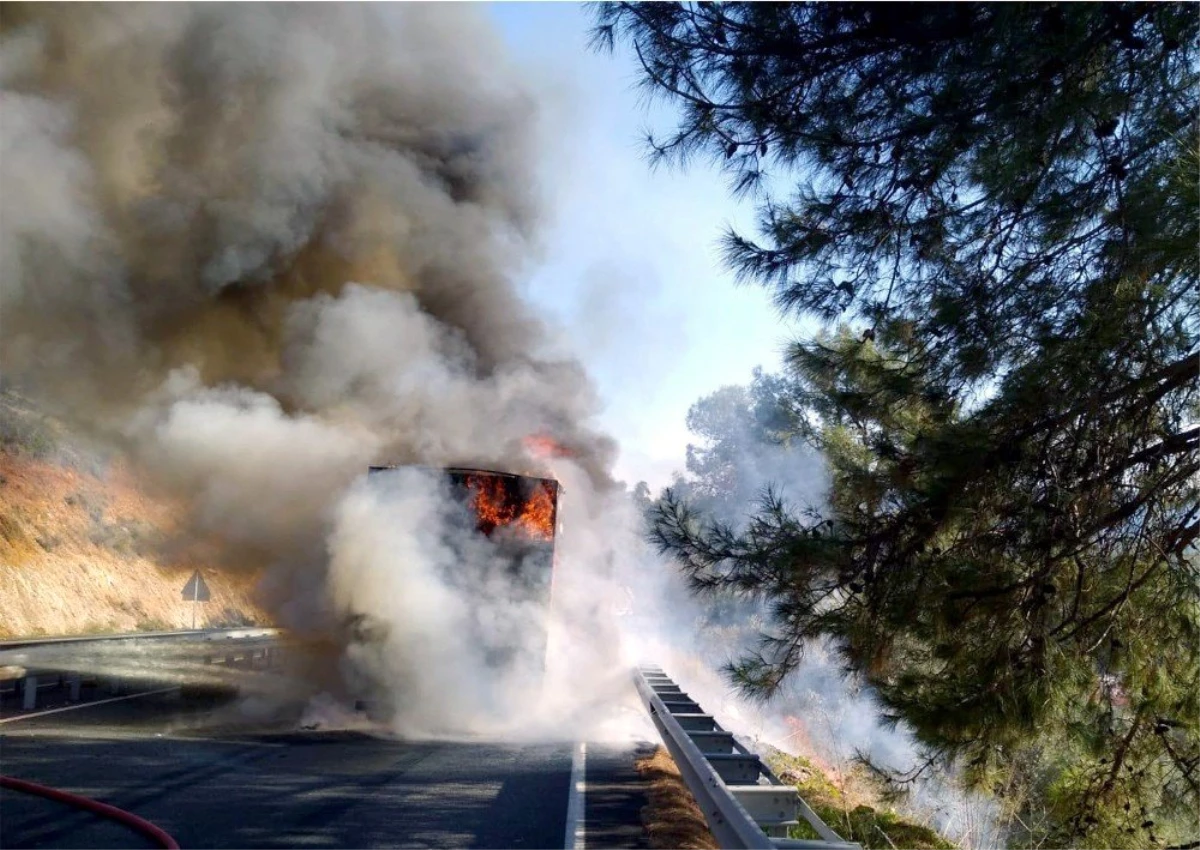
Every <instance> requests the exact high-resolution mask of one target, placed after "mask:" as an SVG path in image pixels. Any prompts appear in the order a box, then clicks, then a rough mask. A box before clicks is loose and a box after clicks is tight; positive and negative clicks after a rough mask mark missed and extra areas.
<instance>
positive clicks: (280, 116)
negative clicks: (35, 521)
mask: <svg viewBox="0 0 1200 850" xmlns="http://www.w3.org/2000/svg"><path fill="white" fill-rule="evenodd" d="M2 20H3V28H2V30H0V85H2V86H3V95H2V97H3V100H2V101H0V103H2V109H3V120H2V121H0V185H2V188H3V191H2V195H0V198H2V199H0V323H2V324H0V374H3V376H4V378H5V379H6V380H9V381H12V382H15V383H16V384H17V385H18V386H21V387H22V388H23V389H24V390H25V391H26V392H27V393H28V394H30V395H31V396H33V397H34V398H36V399H37V400H38V401H39V403H40V404H41V405H43V406H44V407H45V408H46V409H48V410H50V411H53V412H55V413H56V414H58V415H60V416H62V417H64V418H65V419H67V420H68V421H69V422H71V423H72V424H73V425H74V426H76V427H77V428H80V429H81V430H85V431H87V432H88V433H89V434H91V435H93V436H97V437H99V438H101V439H103V440H106V441H107V442H108V443H109V444H110V445H111V446H114V447H117V448H118V449H122V450H124V451H125V452H126V453H127V455H128V456H129V457H130V458H131V459H132V461H133V462H134V463H135V464H136V465H137V466H138V467H139V469H140V470H141V471H142V472H143V473H144V474H145V475H146V476H148V477H149V479H150V481H151V482H152V483H153V484H154V485H156V486H157V487H160V488H163V489H164V490H165V491H168V492H170V493H172V494H174V495H176V496H179V497H181V498H183V499H185V500H186V501H187V504H188V506H189V516H190V518H191V520H192V522H191V532H192V533H194V534H196V535H201V536H203V537H205V538H206V539H210V540H211V539H216V540H218V541H220V542H221V543H222V550H223V553H224V554H223V557H224V559H225V561H226V564H227V565H228V566H230V567H231V568H232V567H236V568H253V569H257V570H263V571H266V578H265V580H264V583H263V593H264V595H265V596H266V602H267V604H268V605H269V606H270V608H271V610H273V612H274V613H275V615H276V617H277V618H278V619H279V621H280V623H281V624H282V625H286V626H290V627H293V628H302V629H309V630H313V629H323V628H324V629H331V628H333V627H334V624H335V623H336V622H337V618H338V617H339V616H341V615H343V614H344V613H345V611H344V610H341V609H340V608H339V606H341V605H343V603H344V600H345V599H350V598H355V597H356V596H358V595H361V594H357V593H356V592H354V591H352V590H348V589H347V582H350V581H351V579H350V578H349V576H351V575H355V574H357V571H358V570H359V568H360V567H361V565H358V566H357V567H355V568H354V569H348V571H346V572H343V573H341V574H339V575H335V576H332V577H331V576H330V573H329V571H330V564H331V563H332V564H338V563H342V562H344V561H345V559H346V558H347V557H349V556H348V555H346V552H345V551H340V552H339V551H338V550H337V547H338V546H342V547H343V549H346V548H348V549H349V550H356V549H357V550H361V549H362V548H363V547H361V546H359V547H356V546H354V545H351V544H350V543H348V542H347V535H348V534H349V532H348V531H347V529H346V528H345V527H339V526H338V523H339V522H340V521H341V520H342V519H344V517H345V516H346V514H347V511H353V510H354V508H353V507H345V506H342V507H339V505H340V504H341V502H342V500H343V498H344V494H345V493H346V492H347V489H348V488H350V487H351V485H352V484H353V483H354V482H355V481H356V480H357V479H358V478H360V477H361V476H362V474H363V473H364V472H365V470H366V468H367V466H368V465H369V464H371V463H378V462H383V463H401V464H403V463H422V464H427V465H432V466H437V465H449V464H456V465H478V466H484V467H491V468H501V469H512V470H514V471H528V470H533V469H536V468H537V466H538V465H537V461H536V460H535V459H533V458H531V457H529V456H528V455H527V453H526V451H525V450H524V449H523V442H522V441H523V440H524V438H526V437H528V436H530V435H532V434H549V435H551V436H553V437H554V438H555V439H557V440H558V441H559V442H561V443H562V444H564V445H565V446H567V447H569V448H570V449H572V450H573V451H574V452H575V457H576V460H575V461H574V463H575V465H576V466H578V467H580V468H581V469H582V471H583V478H582V480H583V481H584V482H586V484H585V486H583V487H581V488H577V489H578V490H584V491H586V492H588V493H593V494H603V493H605V492H608V491H609V490H610V489H611V487H612V482H611V480H610V478H609V474H608V470H609V468H610V466H611V462H612V460H613V454H614V446H613V444H612V443H611V441H609V440H608V439H607V438H604V437H602V436H600V435H599V434H597V433H596V432H595V431H594V430H592V428H591V426H590V425H589V422H591V420H592V419H593V417H594V415H595V414H596V413H597V400H596V396H595V394H594V392H593V390H592V387H591V385H590V383H589V381H588V380H587V377H586V375H585V374H584V371H583V369H582V368H581V367H580V365H579V364H578V363H575V362H570V361H563V360H561V359H554V358H552V357H550V356H548V355H547V354H545V352H546V351H547V350H548V349H547V345H546V343H547V334H546V332H545V329H544V328H543V326H542V324H541V322H540V321H539V319H538V317H537V316H536V315H535V314H534V313H533V312H532V310H531V309H530V308H529V307H528V306H527V305H526V304H525V303H524V302H523V301H522V299H521V297H520V295H519V292H518V289H517V287H516V285H515V283H514V280H515V278H516V276H517V275H519V273H520V272H521V269H522V265H523V263H524V262H526V261H527V260H528V257H529V254H530V251H531V245H532V242H533V239H534V236H535V234H536V232H537V227H538V208H539V198H538V192H537V190H536V187H537V177H536V173H535V164H536V154H537V152H536V151H535V150H534V144H533V138H534V135H535V133H534V128H535V126H536V120H537V114H536V110H535V104H534V103H533V101H532V99H531V98H530V97H528V96H527V95H526V94H525V92H524V91H523V88H522V86H521V84H520V80H519V76H518V75H517V74H516V73H515V72H514V70H513V69H512V67H510V65H509V64H508V62H507V61H506V59H505V56H504V54H503V51H502V49H501V47H500V45H499V43H498V42H497V40H496V38H495V37H494V35H493V34H492V33H491V32H490V31H489V30H488V28H487V26H486V25H485V24H484V22H483V21H482V19H481V17H480V16H479V14H478V13H477V12H476V10H474V9H469V8H464V7H461V6H444V5H417V4H414V5H405V6H394V7H388V8H386V9H385V8H383V7H378V6H362V5H351V4H345V5H341V4H339V5H333V4H304V5H288V4H230V5H224V4H203V5H185V4H171V5H157V4H144V5H125V4H111V5H109V4H105V5H90V4H84V5H72V6H60V5H24V4H22V5H15V6H11V7H6V8H5V9H4V10H3V17H2ZM354 504H357V503H354ZM360 510H361V508H360ZM335 528H336V533H334V531H335ZM327 540H328V541H331V542H327ZM368 548H369V547H368ZM379 568H380V569H384V568H385V566H380V567H379ZM386 568H387V569H393V568H398V567H396V565H394V564H391V565H386ZM367 584H370V582H367ZM331 588H336V592H335V591H334V590H331ZM393 591H394V592H395V593H399V594H401V595H403V594H404V593H405V589H404V587H403V586H400V587H397V588H393Z"/></svg>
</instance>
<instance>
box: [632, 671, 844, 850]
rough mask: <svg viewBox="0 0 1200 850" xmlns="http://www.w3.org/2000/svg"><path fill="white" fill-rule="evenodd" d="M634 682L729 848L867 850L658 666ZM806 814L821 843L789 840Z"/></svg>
mask: <svg viewBox="0 0 1200 850" xmlns="http://www.w3.org/2000/svg"><path fill="white" fill-rule="evenodd" d="M634 684H635V685H636V687H637V690H638V694H640V695H641V697H642V700H643V702H644V703H645V704H646V708H647V710H648V711H649V712H650V718H651V719H652V720H653V721H654V725H655V726H656V727H657V728H658V731H659V734H660V735H661V736H662V739H663V743H664V744H665V745H666V747H667V750H668V751H669V752H670V753H671V757H672V758H673V759H674V760H675V764H676V766H677V767H678V768H679V772H680V774H681V775H682V776H683V780H684V782H686V783H687V786H688V789H689V790H690V791H691V792H692V796H693V797H695V798H696V803H697V804H698V805H699V806H700V810H701V811H702V812H703V813H704V818H705V820H706V821H707V822H708V828H709V829H710V830H711V831H712V834H713V837H714V838H716V840H717V843H718V844H720V845H721V847H724V848H745V850H775V848H779V850H806V848H812V850H818V848H820V849H821V850H834V848H838V850H852V848H853V850H861V848H860V845H858V844H854V843H851V842H847V841H843V840H842V839H841V837H840V836H839V835H838V834H837V833H836V832H834V831H833V830H832V829H830V828H829V827H828V826H827V825H826V824H825V822H824V821H822V820H821V819H820V818H819V817H818V816H817V814H816V812H814V811H813V810H812V809H811V808H809V806H808V804H807V803H805V802H804V800H803V799H802V798H801V797H800V794H799V793H798V792H797V791H796V789H795V787H793V786H791V785H785V784H784V783H783V782H782V781H781V780H780V779H779V777H777V776H776V775H775V774H774V772H772V771H771V769H770V768H768V767H767V766H766V765H765V764H763V762H762V759H760V758H759V757H758V755H757V754H756V753H752V752H750V751H749V750H747V749H746V748H745V747H744V746H742V744H741V743H739V742H738V741H737V740H736V739H735V738H734V736H733V733H732V732H728V731H726V730H724V729H722V728H721V727H720V725H718V724H717V722H716V720H714V719H713V717H712V715H710V714H705V713H704V712H703V710H702V709H701V708H700V705H699V704H698V703H696V702H695V701H694V700H692V699H691V698H689V697H688V695H687V694H686V693H684V691H683V689H682V688H680V687H679V686H678V685H677V684H675V682H673V681H672V680H671V679H670V678H669V677H668V676H667V675H666V674H665V673H664V672H663V671H662V669H661V668H658V667H640V668H638V669H637V670H636V671H635V673H634ZM799 817H803V818H804V820H806V821H807V822H808V823H809V824H810V825H811V826H812V828H813V829H814V830H815V831H816V832H817V834H818V835H820V836H821V840H808V839H797V838H788V837H787V832H788V827H791V826H796V825H797V824H799V823H800V821H799Z"/></svg>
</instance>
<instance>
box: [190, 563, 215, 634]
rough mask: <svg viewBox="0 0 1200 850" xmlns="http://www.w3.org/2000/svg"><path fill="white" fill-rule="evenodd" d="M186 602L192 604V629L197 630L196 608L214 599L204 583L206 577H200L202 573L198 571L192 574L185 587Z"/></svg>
mask: <svg viewBox="0 0 1200 850" xmlns="http://www.w3.org/2000/svg"><path fill="white" fill-rule="evenodd" d="M183 598H184V600H189V599H190V600H191V602H192V629H193V630H194V629H195V628H196V607H197V604H198V603H200V602H207V601H208V600H209V599H211V598H212V597H211V596H210V594H209V592H208V585H207V584H205V583H204V577H203V576H201V575H200V571H199V570H196V571H195V572H193V573H192V577H191V578H190V579H188V581H187V584H185V585H184V586H183Z"/></svg>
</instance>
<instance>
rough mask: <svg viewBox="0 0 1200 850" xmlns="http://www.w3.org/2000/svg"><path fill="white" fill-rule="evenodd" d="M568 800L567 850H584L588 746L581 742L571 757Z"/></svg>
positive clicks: (565, 842) (564, 841) (565, 844)
mask: <svg viewBox="0 0 1200 850" xmlns="http://www.w3.org/2000/svg"><path fill="white" fill-rule="evenodd" d="M569 794H570V796H568V798H567V829H566V833H565V834H564V836H563V847H564V848H565V850H583V843H584V822H583V804H584V798H585V796H586V795H587V744H586V743H584V742H583V741H580V742H579V743H578V744H576V745H575V752H574V754H573V755H572V756H571V787H570V789H569Z"/></svg>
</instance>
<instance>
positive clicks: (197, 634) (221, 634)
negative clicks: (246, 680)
mask: <svg viewBox="0 0 1200 850" xmlns="http://www.w3.org/2000/svg"><path fill="white" fill-rule="evenodd" d="M279 634H282V630H281V629H268V628H259V627H257V626H239V627H237V628H233V629H183V630H181V631H174V632H125V633H124V634H110V635H65V636H62V637H38V638H9V639H7V640H0V652H3V651H5V650H10V649H24V648H25V647H29V646H46V645H49V644H58V643H91V642H94V641H109V640H163V639H167V638H196V639H197V640H200V639H203V640H228V639H241V638H252V637H275V636H277V635H279Z"/></svg>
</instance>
